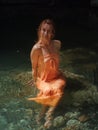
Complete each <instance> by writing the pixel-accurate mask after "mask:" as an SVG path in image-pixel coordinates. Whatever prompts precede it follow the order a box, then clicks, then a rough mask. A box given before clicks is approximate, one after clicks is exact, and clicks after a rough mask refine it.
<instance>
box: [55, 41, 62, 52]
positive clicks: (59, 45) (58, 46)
mask: <svg viewBox="0 0 98 130" xmlns="http://www.w3.org/2000/svg"><path fill="white" fill-rule="evenodd" d="M53 45H54V47H55V48H56V49H57V50H60V48H61V41H60V40H53Z"/></svg>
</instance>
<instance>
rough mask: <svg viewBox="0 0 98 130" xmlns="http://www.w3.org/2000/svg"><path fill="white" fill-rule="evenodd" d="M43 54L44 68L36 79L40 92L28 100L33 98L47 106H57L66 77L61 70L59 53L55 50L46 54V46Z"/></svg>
mask: <svg viewBox="0 0 98 130" xmlns="http://www.w3.org/2000/svg"><path fill="white" fill-rule="evenodd" d="M42 54H43V58H44V69H43V71H42V72H41V75H40V77H38V78H37V81H36V87H37V88H38V90H39V93H38V94H37V97H34V98H29V99H28V100H33V101H35V102H37V103H40V104H43V105H47V106H57V104H58V102H59V100H60V99H61V97H62V94H63V90H64V87H65V85H66V79H65V77H64V75H63V73H62V72H61V71H60V70H59V57H58V54H57V53H55V52H53V53H47V55H46V54H44V48H42Z"/></svg>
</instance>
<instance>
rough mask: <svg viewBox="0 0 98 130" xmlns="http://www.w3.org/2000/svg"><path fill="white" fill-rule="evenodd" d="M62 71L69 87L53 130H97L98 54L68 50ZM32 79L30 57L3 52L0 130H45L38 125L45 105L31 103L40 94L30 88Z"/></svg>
mask: <svg viewBox="0 0 98 130" xmlns="http://www.w3.org/2000/svg"><path fill="white" fill-rule="evenodd" d="M61 68H63V70H64V72H65V74H66V77H67V78H68V86H67V88H66V89H65V96H64V99H63V100H62V102H61V104H60V105H59V106H58V107H57V108H56V110H55V112H54V119H53V124H52V128H51V130H52V129H53V130H97V129H98V101H97V98H98V92H97V86H98V81H97V76H98V54H96V52H94V51H92V50H88V49H85V48H74V49H67V50H65V51H62V52H61ZM31 78H32V76H31V64H30V59H29V54H26V53H23V52H22V51H20V50H16V51H13V52H12V51H10V52H8V51H7V52H4V51H2V52H0V92H1V93H0V130H44V127H43V121H42V122H41V123H40V124H37V123H36V117H37V115H38V113H39V111H40V109H41V105H40V104H37V103H35V102H30V101H28V100H27V98H28V97H29V96H32V97H33V96H35V95H36V93H37V90H36V88H35V87H34V86H29V85H28V84H27V82H28V81H29V80H31ZM76 86H77V87H78V89H76V88H75V87H76ZM79 86H80V87H79ZM81 87H82V88H81ZM43 120H44V119H43Z"/></svg>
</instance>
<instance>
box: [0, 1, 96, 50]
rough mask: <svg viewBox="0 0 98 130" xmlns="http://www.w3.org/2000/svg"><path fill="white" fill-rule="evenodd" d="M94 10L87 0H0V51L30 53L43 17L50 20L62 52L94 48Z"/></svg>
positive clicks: (94, 7)
mask: <svg viewBox="0 0 98 130" xmlns="http://www.w3.org/2000/svg"><path fill="white" fill-rule="evenodd" d="M96 8H97V4H96V3H94V4H91V1H90V0H86V1H85V0H1V1H0V35H1V37H0V50H24V51H30V50H31V48H32V46H33V44H34V43H35V41H36V40H37V28H38V25H39V24H40V22H41V21H42V20H43V19H45V18H52V19H53V20H54V22H55V25H56V36H55V38H56V39H59V40H61V41H62V49H66V48H72V47H81V46H82V47H86V48H89V47H90V48H94V49H96V48H97V45H98V44H97V41H98V40H97V31H98V30H97V23H98V22H97V20H98V18H97V10H96ZM93 15H94V16H95V17H94V18H96V19H94V18H93ZM93 19H94V20H95V21H94V20H93Z"/></svg>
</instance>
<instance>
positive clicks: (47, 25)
mask: <svg viewBox="0 0 98 130" xmlns="http://www.w3.org/2000/svg"><path fill="white" fill-rule="evenodd" d="M41 28H46V29H52V28H53V27H52V25H51V24H47V23H45V24H43V25H42V27H41Z"/></svg>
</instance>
